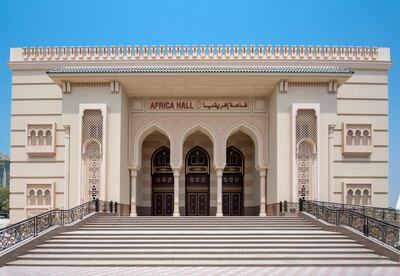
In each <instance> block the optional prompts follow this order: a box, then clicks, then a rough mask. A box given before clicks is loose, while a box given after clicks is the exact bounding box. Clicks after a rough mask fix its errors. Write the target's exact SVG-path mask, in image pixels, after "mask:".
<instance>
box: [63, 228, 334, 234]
mask: <svg viewBox="0 0 400 276" xmlns="http://www.w3.org/2000/svg"><path fill="white" fill-rule="evenodd" d="M303 233H308V234H324V233H326V232H325V231H321V230H307V231H305V232H303ZM331 233H334V234H337V233H335V232H331ZM71 234H72V235H74V234H78V235H110V234H115V235H137V236H145V235H160V236H170V235H181V236H183V235H221V236H224V235H232V234H237V235H256V234H258V235H260V234H263V235H271V236H273V235H282V234H288V235H298V234H302V233H301V232H299V231H297V230H234V229H233V230H145V229H144V230H118V231H113V230H112V229H110V230H90V231H89V230H76V231H72V232H71Z"/></svg>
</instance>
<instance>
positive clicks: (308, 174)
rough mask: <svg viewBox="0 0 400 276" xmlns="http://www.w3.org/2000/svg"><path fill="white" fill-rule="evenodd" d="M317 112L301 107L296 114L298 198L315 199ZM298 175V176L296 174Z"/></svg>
mask: <svg viewBox="0 0 400 276" xmlns="http://www.w3.org/2000/svg"><path fill="white" fill-rule="evenodd" d="M317 132H318V131H317V114H316V110H314V109H299V110H297V114H296V144H295V146H296V150H297V152H296V154H297V156H296V157H297V158H296V161H297V166H296V167H297V187H294V188H295V189H297V198H302V199H309V200H313V199H314V191H313V189H314V185H315V184H316V183H315V180H316V177H315V165H314V163H315V154H316V153H317V150H318V149H317V147H316V145H317V141H318V137H317V135H318V133H317ZM294 177H296V176H294Z"/></svg>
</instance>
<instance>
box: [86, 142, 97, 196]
mask: <svg viewBox="0 0 400 276" xmlns="http://www.w3.org/2000/svg"><path fill="white" fill-rule="evenodd" d="M86 158H87V176H88V187H89V197H90V198H91V199H96V198H99V192H100V160H101V155H100V145H99V144H98V143H97V142H92V143H90V144H89V145H88V146H87V152H86Z"/></svg>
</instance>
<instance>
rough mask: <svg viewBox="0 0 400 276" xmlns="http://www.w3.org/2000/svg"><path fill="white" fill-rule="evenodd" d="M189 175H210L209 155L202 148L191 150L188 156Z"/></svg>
mask: <svg viewBox="0 0 400 276" xmlns="http://www.w3.org/2000/svg"><path fill="white" fill-rule="evenodd" d="M186 172H187V173H190V172H192V173H209V158H208V153H207V152H206V151H205V150H204V149H202V148H201V147H195V148H193V149H191V150H190V151H189V152H188V154H187V155H186Z"/></svg>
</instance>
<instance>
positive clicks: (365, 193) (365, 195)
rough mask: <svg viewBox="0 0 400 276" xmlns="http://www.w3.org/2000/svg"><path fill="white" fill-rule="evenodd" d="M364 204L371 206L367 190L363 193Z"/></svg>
mask: <svg viewBox="0 0 400 276" xmlns="http://www.w3.org/2000/svg"><path fill="white" fill-rule="evenodd" d="M362 204H363V205H369V204H370V200H369V191H368V190H367V189H365V190H364V191H363V196H362Z"/></svg>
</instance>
